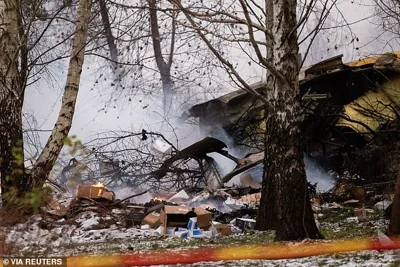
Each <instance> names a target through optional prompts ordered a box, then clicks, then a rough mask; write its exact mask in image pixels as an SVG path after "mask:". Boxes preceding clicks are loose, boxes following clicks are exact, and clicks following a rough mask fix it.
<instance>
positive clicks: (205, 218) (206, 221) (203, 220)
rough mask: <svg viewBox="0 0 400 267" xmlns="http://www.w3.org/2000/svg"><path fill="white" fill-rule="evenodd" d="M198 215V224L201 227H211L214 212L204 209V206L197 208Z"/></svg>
mask: <svg viewBox="0 0 400 267" xmlns="http://www.w3.org/2000/svg"><path fill="white" fill-rule="evenodd" d="M194 211H195V212H196V215H197V225H198V226H199V228H205V227H209V226H210V225H211V222H212V213H211V212H209V211H207V210H205V209H203V208H196V209H195V210H194Z"/></svg>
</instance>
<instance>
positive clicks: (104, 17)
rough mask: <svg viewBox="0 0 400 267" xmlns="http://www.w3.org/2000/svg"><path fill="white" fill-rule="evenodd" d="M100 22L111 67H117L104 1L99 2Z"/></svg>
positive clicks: (113, 42) (115, 52)
mask: <svg viewBox="0 0 400 267" xmlns="http://www.w3.org/2000/svg"><path fill="white" fill-rule="evenodd" d="M99 5H100V14H101V20H102V21H103V27H104V35H105V37H106V39H107V45H108V49H110V58H111V60H112V64H111V65H112V66H113V67H114V68H116V67H117V63H118V50H117V45H116V44H115V38H114V35H113V34H112V31H111V24H110V19H109V17H108V11H107V5H106V1H105V0H99Z"/></svg>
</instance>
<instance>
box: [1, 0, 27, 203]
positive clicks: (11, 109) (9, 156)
mask: <svg viewBox="0 0 400 267" xmlns="http://www.w3.org/2000/svg"><path fill="white" fill-rule="evenodd" d="M20 16H21V13H20V2H19V1H18V0H4V1H0V51H1V52H0V179H1V192H2V201H3V204H7V202H8V201H11V199H10V197H11V198H12V197H14V198H19V197H21V196H22V194H21V192H23V190H24V189H26V187H27V180H26V179H25V170H24V150H23V141H22V140H23V138H22V105H23V99H24V95H23V94H24V89H23V84H24V77H21V75H20V72H19V69H18V67H19V61H18V60H19V58H20V51H21V50H22V49H20V46H21V45H22V43H23V41H22V40H21V36H20V33H21V31H20V27H21V25H20V22H21V19H20ZM11 192H14V194H8V193H11Z"/></svg>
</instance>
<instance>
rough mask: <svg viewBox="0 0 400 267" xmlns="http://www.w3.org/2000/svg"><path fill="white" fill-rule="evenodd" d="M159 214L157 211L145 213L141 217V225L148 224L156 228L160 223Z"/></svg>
mask: <svg viewBox="0 0 400 267" xmlns="http://www.w3.org/2000/svg"><path fill="white" fill-rule="evenodd" d="M160 218H161V216H160V213H158V212H157V211H153V212H152V213H149V214H147V216H146V217H144V218H143V220H142V223H141V225H145V224H148V225H149V226H150V227H151V228H158V227H159V226H160V225H161V219H160Z"/></svg>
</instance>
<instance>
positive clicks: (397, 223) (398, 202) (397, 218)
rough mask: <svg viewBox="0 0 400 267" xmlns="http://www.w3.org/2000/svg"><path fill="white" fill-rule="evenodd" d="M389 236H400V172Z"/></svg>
mask: <svg viewBox="0 0 400 267" xmlns="http://www.w3.org/2000/svg"><path fill="white" fill-rule="evenodd" d="M388 234H389V236H399V235H400V172H399V173H398V174H397V182H396V192H395V194H394V198H393V205H392V215H391V217H390V223H389V229H388Z"/></svg>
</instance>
